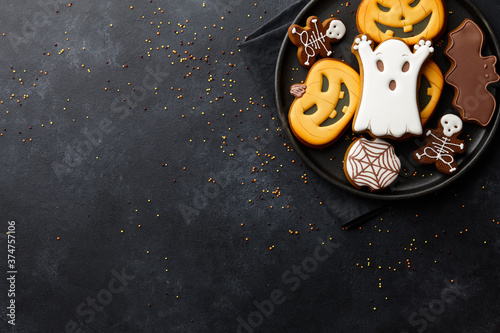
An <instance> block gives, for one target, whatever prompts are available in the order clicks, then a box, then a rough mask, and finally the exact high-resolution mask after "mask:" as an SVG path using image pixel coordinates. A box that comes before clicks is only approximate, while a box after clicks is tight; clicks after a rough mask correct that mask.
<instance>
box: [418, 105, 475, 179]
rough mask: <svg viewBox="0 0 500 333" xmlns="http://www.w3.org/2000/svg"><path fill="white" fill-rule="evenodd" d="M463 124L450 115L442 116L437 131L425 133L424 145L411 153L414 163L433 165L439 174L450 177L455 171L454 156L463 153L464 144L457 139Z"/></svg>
mask: <svg viewBox="0 0 500 333" xmlns="http://www.w3.org/2000/svg"><path fill="white" fill-rule="evenodd" d="M462 128H463V123H462V120H461V119H460V117H457V116H455V115H452V114H447V115H445V116H443V117H442V118H441V120H440V122H439V125H438V128H437V129H430V130H428V131H427V132H425V142H426V145H425V146H423V147H421V148H419V149H418V150H416V151H415V152H414V153H413V158H414V159H415V161H417V162H418V163H421V164H435V165H436V168H437V169H438V171H439V172H441V173H444V174H447V175H452V174H454V173H455V172H456V171H457V161H456V160H455V154H462V153H464V152H465V148H466V147H465V143H464V141H463V140H460V139H458V136H459V135H460V133H461V132H462Z"/></svg>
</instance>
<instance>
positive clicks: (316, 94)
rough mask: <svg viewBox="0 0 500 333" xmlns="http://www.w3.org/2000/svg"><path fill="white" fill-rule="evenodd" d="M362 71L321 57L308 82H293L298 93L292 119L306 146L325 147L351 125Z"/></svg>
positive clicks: (291, 110)
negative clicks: (359, 71)
mask: <svg viewBox="0 0 500 333" xmlns="http://www.w3.org/2000/svg"><path fill="white" fill-rule="evenodd" d="M359 90H360V83H359V74H358V73H357V72H356V71H355V70H354V69H353V68H352V67H351V66H349V65H347V64H346V63H344V62H342V61H339V60H336V59H321V60H319V61H318V62H316V63H315V64H314V66H313V67H312V68H311V69H310V70H309V73H308V75H307V78H306V81H305V83H304V84H296V85H293V86H292V87H291V89H290V93H291V94H292V95H294V96H295V100H294V101H293V103H292V105H291V107H290V111H289V113H288V122H289V124H290V128H291V129H292V132H293V133H294V135H295V136H296V137H297V138H298V139H299V140H300V141H301V142H302V143H303V144H305V145H307V146H310V147H313V148H323V147H326V146H328V145H329V144H331V143H333V142H334V141H335V140H336V139H337V138H338V137H339V136H340V135H341V134H342V133H343V132H344V130H345V129H346V128H347V127H348V125H349V123H350V121H351V119H352V117H353V115H354V111H355V110H356V108H357V106H358V100H359Z"/></svg>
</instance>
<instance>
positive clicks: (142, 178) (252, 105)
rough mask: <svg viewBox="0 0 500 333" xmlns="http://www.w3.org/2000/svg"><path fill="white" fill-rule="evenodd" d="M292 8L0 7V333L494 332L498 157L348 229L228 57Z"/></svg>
mask: <svg viewBox="0 0 500 333" xmlns="http://www.w3.org/2000/svg"><path fill="white" fill-rule="evenodd" d="M292 3H293V1H281V0H280V1H276V0H265V1H259V2H256V4H257V5H255V2H246V1H242V0H220V1H214V2H207V3H206V6H203V1H197V0H196V1H195V0H187V1H183V2H178V3H177V2H176V3H175V5H174V4H173V3H172V2H167V1H156V0H152V2H149V1H147V0H143V1H129V2H124V1H121V0H120V1H119V0H104V1H75V2H73V3H72V5H71V6H68V2H62V1H59V0H54V1H52V2H50V1H48V0H43V1H26V0H24V1H17V2H12V3H9V4H2V11H1V12H0V18H1V20H0V46H1V47H0V52H1V54H2V57H0V87H1V89H0V100H1V101H4V103H3V104H0V122H1V126H0V131H1V133H2V134H3V136H0V167H1V170H2V172H1V174H0V175H1V176H0V186H1V189H2V190H1V191H0V230H2V232H1V234H2V236H0V239H1V241H0V246H1V248H0V253H1V254H2V258H4V259H3V261H2V262H1V264H0V267H1V268H2V270H3V271H4V274H5V275H4V276H7V270H8V267H7V244H6V243H7V235H6V234H5V232H6V231H7V230H8V229H7V228H8V221H11V220H15V221H16V234H15V235H16V252H15V257H16V270H17V272H18V273H17V278H16V290H15V294H16V295H15V300H16V325H15V326H12V325H9V324H8V322H7V321H8V320H9V318H8V317H7V313H8V311H9V310H8V309H6V307H7V305H8V302H9V301H10V298H9V297H8V296H7V292H8V289H9V286H8V284H7V283H6V279H5V278H4V279H1V280H0V281H2V282H1V283H0V295H2V296H1V297H0V306H1V309H2V310H1V312H0V313H1V318H2V328H1V329H0V331H5V332H66V331H67V332H237V331H238V328H239V325H241V326H240V331H242V332H244V331H245V329H244V328H243V327H244V326H246V327H247V328H251V330H253V331H255V332H257V331H260V332H384V333H385V332H405V331H406V332H418V331H420V332H424V331H425V332H463V333H465V332H467V333H469V332H492V333H495V332H499V331H500V320H499V314H500V305H499V303H498V295H499V292H500V287H499V286H498V281H499V279H500V272H499V268H498V261H499V256H500V237H499V232H500V227H499V224H498V221H500V216H499V215H500V209H499V208H498V197H499V196H500V190H499V189H498V187H497V186H498V184H499V182H500V179H499V175H500V174H499V171H498V166H497V163H498V162H500V152H499V151H498V148H497V145H495V144H494V145H491V146H490V147H489V148H488V151H487V155H488V157H483V158H482V159H481V161H480V163H478V164H477V165H476V166H475V167H474V168H473V170H471V172H469V173H468V174H467V175H466V176H465V177H464V178H462V179H461V181H460V182H459V183H457V184H454V185H453V186H452V187H450V188H448V189H446V190H445V191H442V192H439V193H437V194H435V195H431V196H429V197H426V198H422V199H418V200H413V201H410V202H399V203H394V204H393V205H392V207H391V209H390V210H388V211H386V212H384V213H383V214H381V215H379V216H377V217H372V218H370V219H369V220H368V221H367V222H366V223H365V224H364V225H363V226H362V228H361V229H359V228H357V229H355V230H351V231H343V230H341V224H342V223H345V222H348V221H349V220H350V219H352V218H354V217H355V216H356V214H354V215H347V216H346V215H343V214H344V210H343V208H345V207H344V205H343V204H342V201H341V200H339V197H342V198H341V199H343V200H345V201H346V202H349V203H351V200H347V197H344V196H343V195H342V194H340V195H334V194H333V193H338V192H335V191H334V190H332V187H331V186H330V185H328V184H326V183H325V182H324V181H323V180H322V179H321V178H320V177H319V176H317V175H316V174H314V173H313V172H312V171H311V170H309V169H308V168H307V167H305V166H304V165H301V164H300V160H299V159H298V157H297V155H296V154H295V153H294V152H293V151H291V150H290V149H289V147H288V142H287V139H286V138H285V137H284V136H283V134H282V132H280V131H278V125H277V124H276V119H274V118H273V115H272V113H273V114H274V113H275V110H274V108H273V105H274V96H272V95H270V94H269V93H266V91H264V92H263V94H264V95H263V98H262V96H261V88H259V87H258V86H257V83H256V81H255V80H254V77H253V76H252V73H251V69H249V70H247V69H246V68H245V67H246V66H247V64H246V63H244V61H243V54H242V53H244V52H247V51H245V50H244V48H243V47H242V51H241V52H239V51H238V50H239V47H238V43H240V42H242V41H243V39H244V37H245V36H249V35H250V34H251V33H252V32H253V31H255V30H256V29H258V28H259V27H261V26H262V25H264V24H265V23H266V22H269V21H270V20H271V19H272V18H273V17H275V16H276V15H277V14H279V13H280V12H281V11H282V10H283V9H285V8H286V7H288V6H289V5H291V4H292ZM353 3H354V2H352V3H351V7H348V9H349V10H348V12H349V15H352V14H350V11H351V10H355V6H354V5H353ZM476 3H477V5H478V6H479V7H480V8H481V9H482V10H483V12H484V14H485V15H486V17H487V18H488V20H489V22H490V23H491V24H492V26H493V27H494V29H495V31H496V32H497V34H498V35H500V22H499V21H498V20H497V17H496V16H497V15H498V12H499V10H500V5H499V4H498V3H497V2H491V1H486V0H481V1H476ZM130 6H133V7H134V8H133V9H131V8H130ZM159 8H161V9H159ZM56 10H58V12H57V13H56ZM162 10H163V13H161V11H162ZM229 11H230V12H229ZM154 12H156V14H154ZM142 16H144V18H142ZM339 16H340V15H339ZM222 17H223V18H222ZM260 17H262V18H260ZM186 20H187V21H188V22H187V21H186ZM151 22H153V24H151ZM160 22H161V23H160ZM169 22H170V24H169ZM111 25H112V26H111ZM214 25H215V26H214ZM158 26H160V28H158ZM205 27H206V29H205ZM221 28H223V29H221ZM239 29H241V31H239ZM157 32H160V34H159V35H158V34H157ZM2 33H5V36H2V35H1V34H2ZM195 34H196V35H195ZM18 38H19V39H18ZM66 38H68V40H66ZM195 38H196V40H195ZM238 38H239V40H238ZM55 44H57V46H55ZM162 46H163V47H165V48H166V49H164V48H163V47H162ZM167 46H168V47H167ZM83 47H85V50H84V49H83ZM157 47H158V48H159V50H157V49H156V48H157ZM68 48H70V49H68ZM150 48H152V49H150ZM62 49H65V50H64V52H62V53H61V54H59V53H60V51H61V50H62ZM174 51H175V52H174ZM185 51H187V53H185ZM44 52H45V54H44ZM148 52H149V54H150V56H148ZM231 52H233V54H231ZM48 53H50V56H49V55H48ZM141 55H142V58H141V57H140V56H141ZM169 55H170V57H168V56H169ZM178 55H179V56H178ZM191 55H192V58H191ZM182 58H187V60H182V61H181V59H182ZM193 58H194V59H193ZM200 58H201V59H200ZM106 62H108V63H106ZM172 62H173V63H174V64H173V65H172ZM82 65H84V67H82ZM186 65H187V66H186ZM11 67H12V68H11ZM198 67H199V70H198V69H197V68H198ZM14 70H15V72H13V71H14ZM25 70H26V72H24V71H25ZM88 70H90V72H89V71H88ZM40 71H42V73H41V72H40ZM45 72H47V74H45ZM189 73H191V74H189ZM13 77H14V79H13ZM19 79H22V81H19ZM108 80H109V82H108ZM21 82H23V84H22V85H21ZM129 83H130V85H129ZM34 84H36V86H34ZM155 87H156V88H157V90H155ZM105 88H107V90H105ZM171 88H172V89H171ZM133 89H135V91H134V90H133ZM179 89H180V90H179ZM207 89H210V90H207ZM118 90H119V91H118ZM141 93H142V94H141ZM156 93H157V94H156ZM207 93H208V94H207ZM25 95H28V97H27V98H26V99H24V96H25ZM181 95H182V97H181ZM200 96H201V98H200ZM11 97H12V98H11ZM68 99H69V101H68ZM124 99H125V100H126V101H123V100H124ZM17 100H19V102H17ZM20 104H22V106H20ZM122 105H125V107H122ZM129 106H130V109H129ZM165 107H167V109H165ZM240 110H241V112H240ZM7 111H9V112H8V113H7ZM240 122H241V123H240ZM42 124H43V126H42ZM30 127H31V129H30ZM4 129H5V130H4ZM86 133H87V134H86ZM88 133H92V136H91V137H90V136H89V135H90V134H88ZM30 139H32V140H31V141H30ZM23 140H26V142H23ZM241 140H243V141H241ZM498 140H499V136H498V135H497V136H496V140H495V142H498ZM233 149H234V151H233ZM232 154H233V155H234V156H233V155H232ZM97 157H98V158H97ZM292 161H294V162H292ZM54 167H56V169H57V172H56V171H55V170H54ZM184 168H185V169H184ZM261 169H262V171H261ZM277 170H279V172H277ZM214 180H215V183H213V181H214ZM305 180H307V183H305ZM243 183H244V185H243ZM352 200H356V199H352ZM351 205H352V203H351ZM358 205H359V204H358ZM360 209H361V208H360ZM358 215H359V214H358ZM122 231H123V232H122ZM58 238H59V239H58ZM321 243H325V245H322V247H318V245H319V244H321ZM314 258H316V259H314ZM318 260H320V261H321V260H323V261H321V262H320V261H318ZM368 262H369V263H370V264H368ZM297 265H299V266H304V269H305V270H306V271H309V272H306V271H304V269H303V268H300V271H299V270H298V268H297V267H296V266H297ZM116 276H121V277H120V279H121V280H122V282H120V279H118V278H117V277H116ZM127 277H128V279H127ZM451 280H453V283H451V282H450V281H451ZM96 298H98V299H100V301H95V302H96V303H95V304H94V305H93V306H92V302H93V300H94V299H96ZM271 299H272V300H274V301H275V302H276V304H274V305H272V306H271V305H270V304H271V303H270V301H269V300H271ZM99 302H100V303H99ZM278 303H279V304H278ZM103 304H104V305H103ZM429 307H431V308H430V309H429ZM259 309H260V310H259ZM242 322H245V323H243V324H242ZM249 322H250V323H252V324H253V325H254V327H253V328H252V327H249V326H247V325H250V324H248V323H249ZM68 323H69V324H68ZM247 331H248V330H247Z"/></svg>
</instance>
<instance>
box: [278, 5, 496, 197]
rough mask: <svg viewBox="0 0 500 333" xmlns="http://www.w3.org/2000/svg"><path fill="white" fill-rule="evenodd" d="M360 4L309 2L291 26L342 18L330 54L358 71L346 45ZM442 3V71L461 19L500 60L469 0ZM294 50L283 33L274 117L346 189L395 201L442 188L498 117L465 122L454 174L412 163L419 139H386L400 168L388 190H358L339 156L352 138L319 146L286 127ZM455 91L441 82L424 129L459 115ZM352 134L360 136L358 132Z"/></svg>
mask: <svg viewBox="0 0 500 333" xmlns="http://www.w3.org/2000/svg"><path fill="white" fill-rule="evenodd" d="M360 2H361V0H354V1H350V5H349V6H348V7H346V6H345V2H342V1H337V0H313V1H311V2H310V3H309V4H308V5H307V6H306V7H305V8H304V9H303V10H302V11H301V12H300V14H299V15H298V16H297V18H296V19H295V21H294V23H296V24H299V25H301V26H305V22H306V19H307V18H308V17H309V16H313V15H314V16H317V17H318V18H319V19H320V20H321V21H323V20H325V19H327V18H329V17H330V15H331V14H333V16H334V17H336V18H338V19H340V20H342V21H343V22H344V24H345V25H346V27H347V32H346V35H345V36H344V38H343V39H342V41H341V42H340V43H337V44H333V45H332V46H333V50H334V54H333V57H334V58H337V59H341V60H345V61H346V62H347V63H349V64H350V65H351V66H353V67H354V68H355V69H356V70H358V72H359V66H358V61H357V59H356V57H355V56H354V55H353V54H352V53H351V45H352V42H353V40H354V38H355V37H356V36H357V35H358V34H359V32H358V30H357V28H356V9H357V8H358V5H359V3H360ZM446 6H447V10H448V12H451V13H452V14H451V15H448V26H447V31H446V33H445V34H444V35H443V37H442V41H443V42H442V43H440V45H434V47H435V49H436V50H435V52H434V55H433V56H432V60H433V61H434V62H436V63H437V64H438V65H439V67H440V69H441V71H442V72H443V75H444V74H445V73H446V72H447V71H448V69H449V67H450V63H449V61H448V60H447V59H446V57H445V56H444V54H443V52H444V49H445V47H446V45H447V44H448V36H447V33H448V32H449V31H452V30H454V29H456V28H457V27H458V26H459V25H460V24H461V23H462V21H463V20H464V19H466V18H469V19H471V20H473V21H474V22H476V23H477V24H478V25H479V26H480V27H481V29H482V30H483V32H484V34H485V45H484V48H483V51H482V54H483V55H491V54H493V55H496V56H497V57H498V58H500V57H499V55H500V45H499V43H498V41H497V39H496V38H495V35H494V33H493V30H492V29H491V27H490V25H489V24H488V22H487V21H486V19H485V17H484V16H483V15H482V13H481V12H480V11H479V9H478V8H477V7H475V6H474V5H473V4H472V3H471V2H470V1H469V0H454V1H446ZM337 10H339V12H337ZM296 54H297V47H296V46H295V45H293V44H292V43H291V42H290V41H289V39H288V36H285V38H284V41H283V44H282V46H281V50H280V54H279V58H278V64H277V67H276V81H275V90H276V102H277V105H278V115H279V118H280V120H281V123H282V125H283V128H284V130H285V132H286V134H287V136H288V138H289V139H290V141H291V143H292V145H293V147H294V149H295V151H296V152H297V154H299V156H300V157H301V158H302V160H303V161H304V162H305V163H307V164H308V165H309V166H310V167H311V168H312V169H313V170H314V171H315V172H316V173H318V174H319V175H321V176H322V177H323V178H324V179H326V180H327V181H329V182H330V183H332V184H334V185H336V186H338V187H340V188H342V189H344V190H346V191H348V192H352V193H354V194H357V195H361V196H364V197H368V198H375V199H385V200H397V199H410V198H415V197H419V196H423V195H426V194H429V193H432V192H435V191H437V190H439V189H442V188H444V187H445V186H448V185H450V184H451V183H453V182H454V181H456V180H457V179H458V178H460V177H461V176H463V175H464V174H465V173H466V172H467V171H468V170H469V169H470V168H471V167H472V166H473V164H474V163H475V162H476V161H477V160H478V159H479V157H480V155H481V154H482V153H483V152H484V150H485V148H486V146H487V145H488V144H490V143H491V141H492V140H493V137H494V134H495V131H496V130H497V128H498V126H499V123H500V116H499V112H498V108H497V110H496V111H495V115H494V116H493V119H492V120H491V122H490V124H489V125H488V126H487V127H480V126H477V125H475V124H472V123H466V122H464V129H463V131H462V134H461V136H460V138H461V139H465V142H466V144H467V152H466V153H465V154H463V155H458V156H457V162H458V170H459V171H458V172H457V173H456V174H455V175H453V176H447V175H443V174H441V173H439V172H438V171H437V170H436V169H435V167H434V165H429V166H424V165H419V164H417V163H415V162H414V161H413V158H412V153H413V151H414V150H415V149H417V148H418V147H420V146H421V145H422V140H421V139H420V138H419V139H410V140H408V141H404V142H394V141H391V143H392V144H393V145H394V147H395V149H396V152H397V154H398V156H399V158H400V159H401V163H402V169H403V171H402V172H401V174H400V176H399V177H398V179H397V180H396V182H395V183H394V184H393V185H391V187H390V188H388V189H386V190H384V191H382V192H378V193H371V192H369V191H368V190H364V189H362V190H358V189H356V188H354V187H353V186H352V185H351V184H350V183H349V181H348V180H347V178H346V176H345V174H344V170H343V164H342V161H343V159H344V154H345V152H346V150H347V148H348V146H349V145H350V144H351V143H352V141H351V140H348V139H347V140H344V139H343V138H340V139H339V140H337V141H336V143H335V144H334V145H332V146H330V147H328V148H325V149H320V150H318V149H312V148H309V147H307V146H305V145H303V144H302V143H300V142H299V141H298V140H297V139H296V138H295V136H294V135H293V134H292V132H291V130H290V126H289V123H288V110H289V108H290V105H291V104H292V102H293V99H294V98H293V96H292V95H291V94H290V86H291V85H293V84H295V83H300V82H301V81H303V80H305V79H306V76H307V69H306V68H304V67H302V66H301V65H300V64H299V62H298V60H297V55H296ZM490 91H491V92H492V93H493V94H494V95H495V97H496V99H497V107H498V106H500V103H498V97H499V96H498V95H499V94H498V93H497V89H496V88H494V87H491V86H490ZM454 94H455V93H454V90H453V89H452V88H451V86H449V85H448V84H447V83H446V82H445V84H444V89H443V93H442V96H441V100H440V103H439V105H438V107H437V109H436V111H435V113H434V116H433V117H432V119H431V120H430V121H429V122H428V124H427V125H426V126H425V128H436V127H437V123H438V120H439V118H440V117H441V116H442V115H444V114H447V113H453V114H456V115H458V112H457V111H456V110H455V109H454V108H453V106H452V100H453V96H454ZM346 135H347V137H349V138H352V137H353V136H354V134H353V133H352V132H351V131H350V130H349V129H348V132H347V133H346ZM356 136H360V135H359V134H357V135H356Z"/></svg>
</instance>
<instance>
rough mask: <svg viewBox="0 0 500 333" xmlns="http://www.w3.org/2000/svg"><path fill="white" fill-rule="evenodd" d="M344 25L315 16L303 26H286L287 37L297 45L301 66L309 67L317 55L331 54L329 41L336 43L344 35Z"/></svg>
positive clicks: (337, 21) (324, 56)
mask: <svg viewBox="0 0 500 333" xmlns="http://www.w3.org/2000/svg"><path fill="white" fill-rule="evenodd" d="M345 32H346V27H345V25H344V23H342V21H340V20H337V19H333V18H330V19H327V20H326V21H324V22H323V23H321V22H320V21H319V19H318V18H317V17H316V16H311V17H309V18H308V19H307V23H306V26H305V27H301V26H299V25H297V24H294V25H292V26H290V28H288V37H290V40H291V41H292V43H293V44H294V45H295V46H298V48H299V49H298V51H297V58H298V59H299V62H300V63H301V64H302V66H304V67H306V68H309V67H311V66H312V65H313V64H314V62H315V61H316V57H317V56H318V55H319V56H321V57H323V58H326V57H329V56H330V55H331V54H332V46H331V43H336V42H338V41H340V40H341V39H342V37H344V35H345Z"/></svg>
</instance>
